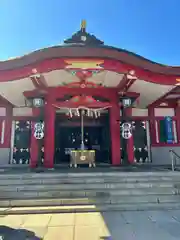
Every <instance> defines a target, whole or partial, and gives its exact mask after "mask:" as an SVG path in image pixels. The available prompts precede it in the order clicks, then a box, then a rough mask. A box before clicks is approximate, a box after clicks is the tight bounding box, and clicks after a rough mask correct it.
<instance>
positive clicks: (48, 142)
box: [44, 98, 55, 168]
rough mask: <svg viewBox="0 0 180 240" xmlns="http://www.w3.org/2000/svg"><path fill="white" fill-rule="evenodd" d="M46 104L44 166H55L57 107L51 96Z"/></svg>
mask: <svg viewBox="0 0 180 240" xmlns="http://www.w3.org/2000/svg"><path fill="white" fill-rule="evenodd" d="M46 100H47V102H46V104H45V122H44V124H45V133H44V167H46V168H53V167H54V148H55V146H54V144H55V140H54V138H55V136H54V132H55V109H54V107H53V106H52V101H51V99H50V98H47V99H46Z"/></svg>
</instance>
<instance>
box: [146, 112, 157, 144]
mask: <svg viewBox="0 0 180 240" xmlns="http://www.w3.org/2000/svg"><path fill="white" fill-rule="evenodd" d="M148 117H149V118H150V121H149V123H150V124H149V128H150V137H151V143H152V144H155V143H156V142H157V141H156V123H155V120H154V117H155V114H154V108H149V109H148Z"/></svg>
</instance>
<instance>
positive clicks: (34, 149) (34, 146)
mask: <svg viewBox="0 0 180 240" xmlns="http://www.w3.org/2000/svg"><path fill="white" fill-rule="evenodd" d="M32 111H33V117H37V116H38V115H39V109H38V108H33V110H32ZM35 123H36V121H35V120H33V121H32V123H31V143H30V162H29V166H30V168H35V167H36V166H37V163H38V154H39V152H38V151H39V147H38V141H39V140H38V139H36V138H35V137H34V125H35Z"/></svg>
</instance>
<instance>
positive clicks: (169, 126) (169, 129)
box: [164, 117, 174, 143]
mask: <svg viewBox="0 0 180 240" xmlns="http://www.w3.org/2000/svg"><path fill="white" fill-rule="evenodd" d="M164 120H165V129H166V141H167V143H173V140H174V136H173V123H172V118H171V117H165V119H164Z"/></svg>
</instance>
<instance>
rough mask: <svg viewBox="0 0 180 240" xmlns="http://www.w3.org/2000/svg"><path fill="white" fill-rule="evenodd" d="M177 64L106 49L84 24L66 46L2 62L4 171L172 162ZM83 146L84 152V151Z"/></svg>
mask: <svg viewBox="0 0 180 240" xmlns="http://www.w3.org/2000/svg"><path fill="white" fill-rule="evenodd" d="M179 85H180V67H172V66H166V65H162V64H159V63H155V62H153V61H150V60H148V59H145V58H143V57H142V56H139V55H137V54H135V53H132V52H129V51H127V50H124V49H120V48H115V47H111V46H108V45H105V43H104V42H103V41H102V40H99V39H98V38H97V37H96V36H94V35H91V34H89V33H88V32H87V31H86V22H85V21H82V24H81V28H80V30H79V31H77V32H76V33H75V34H73V35H72V36H71V37H70V38H69V39H66V40H65V41H64V44H62V45H58V46H53V47H48V48H44V49H40V50H37V51H34V52H32V53H29V54H27V55H24V56H22V57H17V58H14V59H10V60H7V61H1V62H0V166H6V165H9V164H10V165H22V164H24V165H27V166H29V167H31V168H34V167H36V166H37V163H38V159H40V161H41V162H42V164H43V166H44V167H45V168H54V166H56V165H59V166H61V165H62V166H63V165H69V163H70V157H71V156H70V155H71V151H81V150H87V151H94V153H95V156H94V157H95V159H94V160H95V163H96V165H107V166H111V165H113V166H121V165H124V164H147V163H148V164H153V165H165V164H171V158H170V154H169V150H170V149H172V150H173V151H174V152H175V153H177V154H180V101H179V99H180V86H179ZM82 148H83V149H82Z"/></svg>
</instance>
